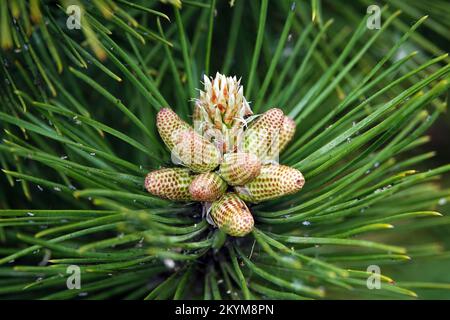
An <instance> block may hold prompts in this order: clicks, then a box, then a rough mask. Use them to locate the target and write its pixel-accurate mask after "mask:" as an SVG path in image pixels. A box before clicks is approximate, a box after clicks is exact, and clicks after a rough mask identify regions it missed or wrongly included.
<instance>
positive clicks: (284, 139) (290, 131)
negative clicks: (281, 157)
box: [278, 116, 296, 152]
mask: <svg viewBox="0 0 450 320" xmlns="http://www.w3.org/2000/svg"><path fill="white" fill-rule="evenodd" d="M295 129H296V124H295V121H294V120H292V119H291V118H289V117H287V116H284V119H283V124H282V125H281V129H280V135H279V139H278V140H279V152H281V151H283V150H284V148H286V146H287V145H288V143H289V142H290V141H291V140H292V138H293V137H294V134H295Z"/></svg>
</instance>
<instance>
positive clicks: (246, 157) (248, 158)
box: [219, 153, 261, 186]
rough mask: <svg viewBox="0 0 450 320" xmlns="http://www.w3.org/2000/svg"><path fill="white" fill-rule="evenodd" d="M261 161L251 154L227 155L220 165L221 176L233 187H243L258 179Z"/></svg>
mask: <svg viewBox="0 0 450 320" xmlns="http://www.w3.org/2000/svg"><path fill="white" fill-rule="evenodd" d="M260 171H261V161H259V159H258V157H257V156H256V155H254V154H251V153H227V154H225V155H224V157H223V161H222V164H221V165H220V173H219V174H220V176H221V177H222V178H223V179H224V180H225V181H226V182H228V184H229V185H231V186H241V185H244V184H246V183H248V182H250V181H252V180H253V179H254V178H256V177H257V176H258V175H259V173H260Z"/></svg>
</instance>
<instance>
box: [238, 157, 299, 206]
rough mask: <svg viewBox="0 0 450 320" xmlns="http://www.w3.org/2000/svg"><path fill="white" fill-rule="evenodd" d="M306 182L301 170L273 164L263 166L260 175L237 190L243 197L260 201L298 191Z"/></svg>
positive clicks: (256, 201)
mask: <svg viewBox="0 0 450 320" xmlns="http://www.w3.org/2000/svg"><path fill="white" fill-rule="evenodd" d="M304 184H305V178H304V177H303V175H302V173H301V172H300V171H299V170H297V169H295V168H291V167H288V166H284V165H273V164H271V165H264V166H262V167H261V173H260V174H259V176H258V177H256V178H255V179H254V180H253V181H251V182H250V183H248V184H246V185H245V186H242V187H235V190H236V193H237V194H238V195H239V197H240V198H241V199H243V200H245V201H248V202H252V203H258V202H261V201H266V200H272V199H276V198H279V197H282V196H285V195H289V194H293V193H296V192H298V191H300V190H301V189H302V188H303V185H304Z"/></svg>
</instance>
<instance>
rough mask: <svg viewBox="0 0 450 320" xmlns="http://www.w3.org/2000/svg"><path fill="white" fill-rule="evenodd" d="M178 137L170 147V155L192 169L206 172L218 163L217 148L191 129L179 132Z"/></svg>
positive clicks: (218, 154) (219, 158)
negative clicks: (171, 147)
mask: <svg viewBox="0 0 450 320" xmlns="http://www.w3.org/2000/svg"><path fill="white" fill-rule="evenodd" d="M178 138H179V140H178V141H177V142H176V143H175V145H174V147H173V149H172V157H173V158H175V159H178V160H179V161H180V162H181V163H182V164H183V165H185V166H186V167H188V168H189V169H191V170H192V171H194V172H208V171H211V170H214V169H215V168H216V167H217V166H218V165H219V163H220V160H221V154H220V151H219V149H217V148H216V146H214V145H213V144H212V143H210V142H208V141H207V140H206V139H205V138H203V137H201V136H200V135H199V134H197V133H196V132H194V131H193V130H185V131H183V132H181V133H180V134H179V135H178ZM178 160H177V161H178Z"/></svg>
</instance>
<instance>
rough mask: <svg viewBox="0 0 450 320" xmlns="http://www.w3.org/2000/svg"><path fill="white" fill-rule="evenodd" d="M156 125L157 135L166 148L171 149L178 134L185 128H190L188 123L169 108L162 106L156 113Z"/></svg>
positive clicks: (177, 139) (177, 138)
mask: <svg viewBox="0 0 450 320" xmlns="http://www.w3.org/2000/svg"><path fill="white" fill-rule="evenodd" d="M156 127H157V128H158V132H159V135H160V136H161V139H162V140H163V141H164V143H165V145H166V146H167V148H169V149H170V150H172V149H173V147H174V145H175V143H176V142H177V141H179V135H180V134H181V133H182V132H184V130H186V129H190V128H191V127H190V126H189V124H187V123H186V122H184V121H183V120H181V118H180V117H179V116H178V115H177V114H176V113H175V112H173V110H172V109H170V108H162V109H161V110H159V112H158V114H157V115H156Z"/></svg>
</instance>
